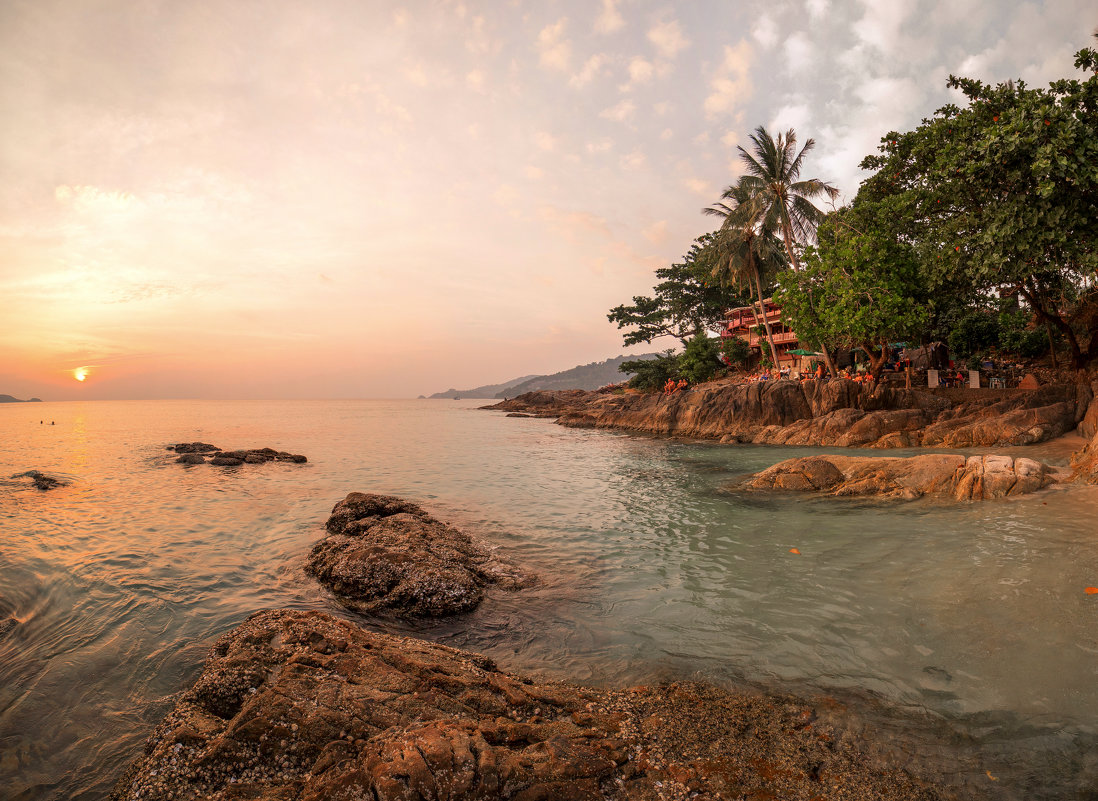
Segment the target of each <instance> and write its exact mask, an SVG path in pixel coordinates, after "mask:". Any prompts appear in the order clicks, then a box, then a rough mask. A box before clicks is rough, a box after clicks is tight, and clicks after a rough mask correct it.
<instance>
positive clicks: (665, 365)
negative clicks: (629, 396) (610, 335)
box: [618, 350, 679, 389]
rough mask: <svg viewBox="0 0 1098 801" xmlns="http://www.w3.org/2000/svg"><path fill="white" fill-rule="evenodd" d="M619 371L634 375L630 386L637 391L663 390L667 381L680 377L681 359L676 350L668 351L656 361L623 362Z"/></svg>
mask: <svg viewBox="0 0 1098 801" xmlns="http://www.w3.org/2000/svg"><path fill="white" fill-rule="evenodd" d="M618 369H619V370H621V372H623V373H634V375H633V377H632V378H630V379H629V386H631V387H633V388H635V389H663V385H664V384H666V383H667V379H669V378H676V379H677V378H678V377H679V359H678V357H677V356H676V355H675V351H674V350H668V351H665V352H663V353H661V354H659V355H658V356H656V358H654V359H638V360H637V361H631V362H622V363H621V365H620V366H619V367H618Z"/></svg>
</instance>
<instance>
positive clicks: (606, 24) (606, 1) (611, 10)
mask: <svg viewBox="0 0 1098 801" xmlns="http://www.w3.org/2000/svg"><path fill="white" fill-rule="evenodd" d="M617 5H618V3H617V0H602V13H601V14H599V16H598V18H597V19H596V20H595V30H596V31H598V32H599V33H613V32H614V31H616V30H618V29H619V28H621V27H622V26H623V25H625V19H624V18H622V15H621V14H620V13H619V12H618V9H617Z"/></svg>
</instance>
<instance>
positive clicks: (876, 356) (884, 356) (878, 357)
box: [862, 342, 888, 381]
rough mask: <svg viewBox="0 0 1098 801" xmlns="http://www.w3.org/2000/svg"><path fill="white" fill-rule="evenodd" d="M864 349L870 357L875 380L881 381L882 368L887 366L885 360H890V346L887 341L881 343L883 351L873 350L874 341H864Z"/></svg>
mask: <svg viewBox="0 0 1098 801" xmlns="http://www.w3.org/2000/svg"><path fill="white" fill-rule="evenodd" d="M862 350H864V351H865V354H866V356H868V357H869V372H870V373H871V374H872V376H873V379H874V380H875V381H879V380H880V378H881V368H882V367H884V366H885V362H886V361H888V346H887V343H885V344H882V345H881V352H880V353H874V352H873V343H872V342H863V343H862Z"/></svg>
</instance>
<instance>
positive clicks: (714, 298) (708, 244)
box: [606, 234, 748, 347]
mask: <svg viewBox="0 0 1098 801" xmlns="http://www.w3.org/2000/svg"><path fill="white" fill-rule="evenodd" d="M717 258H718V254H717V250H716V247H715V244H714V235H713V234H704V235H703V236H700V237H698V238H697V239H695V240H694V243H693V244H692V245H691V246H690V251H689V252H688V253H687V254H686V255H685V256H684V257H683V260H682V262H681V263H678V264H672V265H671V266H670V267H661V268H660V269H658V270H656V278H657V279H658V280H659V282H660V283H658V284H657V285H656V287H655V289H654V290H653V294H652V295H651V296H636V297H634V298H633V303H632V305H628V306H627V305H624V304H623V305H621V306H617V307H615V308H613V309H611V310H610V312H609V313H608V314H607V315H606V316H607V318H608V319H609V320H610V322H612V323H617V325H618V328H628V329H630V330H628V331H627V332H626V333H625V334H624V340H625V344H626V345H636V344H638V343H641V342H651V341H652V340H654V339H658V338H660V337H665V336H671V337H675V339H677V340H679V342H681V343H682V345H683V346H684V347H685V345H686V343H687V342H688V341H689V340H690V339H692V338H693V337H694V336H696V335H697V334H698V333H702V332H705V331H713V332H717V331H719V330H720V328H721V325H722V323H723V321H724V313H725V312H726V311H728V309H730V308H734V307H736V306H745V305H747V302H748V301H747V300H746V298H745V296H744V294H743V293H741V292H740V291H739V290H738V289H737V288H736V287H733V286H726V285H724V284H722V283H721V282H720V281H719V280H717V279H716V278H714V277H713V270H714V267H715V266H716V262H717Z"/></svg>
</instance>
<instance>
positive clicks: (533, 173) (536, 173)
mask: <svg viewBox="0 0 1098 801" xmlns="http://www.w3.org/2000/svg"><path fill="white" fill-rule="evenodd" d="M523 172H525V173H526V177H527V178H529V179H530V180H532V181H538V180H540V179H541V178H542V177H543V176H544V175H545V170H543V169H541V167H535V166H533V165H532V164H530V165H527V167H526V169H525V170H523Z"/></svg>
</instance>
